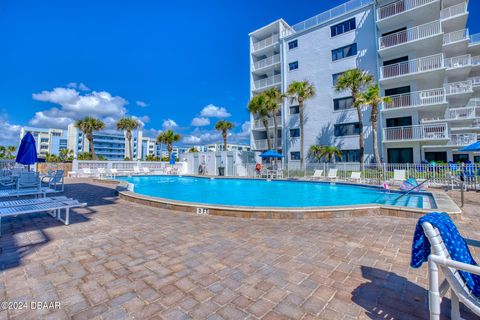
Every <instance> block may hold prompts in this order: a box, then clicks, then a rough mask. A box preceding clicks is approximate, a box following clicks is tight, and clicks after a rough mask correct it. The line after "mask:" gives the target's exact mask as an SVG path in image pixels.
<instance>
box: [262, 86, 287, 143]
mask: <svg viewBox="0 0 480 320" xmlns="http://www.w3.org/2000/svg"><path fill="white" fill-rule="evenodd" d="M264 94H265V95H266V96H267V98H268V104H267V105H268V107H267V108H268V109H269V110H270V112H271V113H272V117H273V126H274V130H275V134H274V139H275V140H274V144H273V146H274V148H275V150H277V151H278V123H277V113H278V111H279V110H280V108H281V103H282V101H283V99H284V98H285V94H283V93H281V92H280V91H279V90H278V89H277V88H271V89H268V90H266V91H264Z"/></svg>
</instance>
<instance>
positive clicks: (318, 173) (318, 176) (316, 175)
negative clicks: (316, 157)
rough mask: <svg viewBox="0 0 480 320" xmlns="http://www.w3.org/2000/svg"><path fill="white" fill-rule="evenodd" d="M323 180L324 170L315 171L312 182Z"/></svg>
mask: <svg viewBox="0 0 480 320" xmlns="http://www.w3.org/2000/svg"><path fill="white" fill-rule="evenodd" d="M322 178H323V170H315V171H314V172H313V175H312V180H315V179H322Z"/></svg>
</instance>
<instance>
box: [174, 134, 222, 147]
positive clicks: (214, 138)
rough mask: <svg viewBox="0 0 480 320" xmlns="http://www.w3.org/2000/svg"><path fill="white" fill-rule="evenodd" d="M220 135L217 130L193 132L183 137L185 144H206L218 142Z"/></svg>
mask: <svg viewBox="0 0 480 320" xmlns="http://www.w3.org/2000/svg"><path fill="white" fill-rule="evenodd" d="M221 139H222V136H221V134H220V133H218V132H204V133H200V132H197V133H193V134H191V135H188V136H185V137H184V138H183V143H185V144H206V143H212V142H219V141H220V140H221Z"/></svg>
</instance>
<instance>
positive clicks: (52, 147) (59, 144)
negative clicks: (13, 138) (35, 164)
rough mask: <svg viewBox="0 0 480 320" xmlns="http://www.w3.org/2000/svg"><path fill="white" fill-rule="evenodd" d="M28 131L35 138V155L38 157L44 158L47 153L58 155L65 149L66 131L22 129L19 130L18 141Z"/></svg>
mask: <svg viewBox="0 0 480 320" xmlns="http://www.w3.org/2000/svg"><path fill="white" fill-rule="evenodd" d="M28 131H30V132H31V133H32V135H33V137H34V138H35V142H36V147H37V153H38V154H39V155H40V156H45V155H46V154H47V153H49V154H55V155H58V154H59V152H60V150H62V149H66V148H67V131H66V130H62V129H43V128H34V127H23V128H21V129H20V140H22V138H23V136H24V135H25V134H26V133H27V132H28Z"/></svg>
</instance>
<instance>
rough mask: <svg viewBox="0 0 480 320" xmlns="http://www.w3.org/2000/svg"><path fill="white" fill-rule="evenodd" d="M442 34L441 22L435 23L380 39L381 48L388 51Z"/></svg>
mask: <svg viewBox="0 0 480 320" xmlns="http://www.w3.org/2000/svg"><path fill="white" fill-rule="evenodd" d="M441 33H442V26H441V24H440V21H433V22H429V23H426V24H422V25H420V26H416V27H413V28H408V29H406V30H402V31H399V32H395V33H392V34H389V35H387V36H383V37H381V38H380V39H379V48H380V50H381V49H386V48H389V47H394V46H398V45H400V44H403V43H408V42H412V41H416V40H420V39H425V38H428V37H431V36H435V35H439V34H441Z"/></svg>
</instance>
